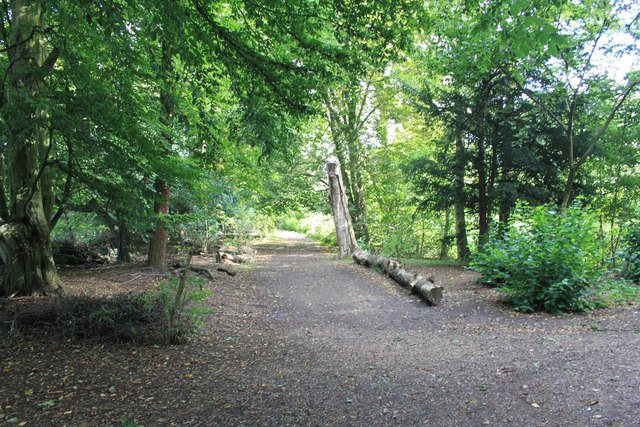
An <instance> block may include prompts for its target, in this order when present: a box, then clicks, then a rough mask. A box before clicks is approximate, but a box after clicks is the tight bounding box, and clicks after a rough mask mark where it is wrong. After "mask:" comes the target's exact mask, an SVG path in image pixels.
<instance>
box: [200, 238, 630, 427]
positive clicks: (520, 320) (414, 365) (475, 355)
mask: <svg viewBox="0 0 640 427" xmlns="http://www.w3.org/2000/svg"><path fill="white" fill-rule="evenodd" d="M259 251H260V253H261V254H262V255H261V256H260V259H259V268H256V269H253V270H252V271H250V272H249V273H248V274H247V275H246V276H245V277H243V280H244V281H245V283H247V285H246V286H243V287H242V288H243V289H242V292H240V293H239V294H238V295H239V299H237V300H236V302H235V303H234V304H232V305H231V306H229V307H227V310H225V313H224V314H222V315H221V316H222V317H223V318H224V317H225V316H227V317H232V318H233V319H237V318H238V317H240V318H243V319H245V321H244V322H240V323H238V322H234V321H233V319H227V320H228V321H227V322H224V321H223V323H225V324H228V325H230V327H231V328H232V329H231V330H229V331H227V332H229V333H230V335H229V336H228V337H227V339H228V340H229V341H228V342H231V343H233V344H234V349H235V350H237V351H238V352H239V354H240V357H239V358H238V359H237V360H235V362H233V363H230V364H227V365H225V366H220V368H222V369H225V370H228V371H227V374H226V375H229V376H232V377H233V381H232V383H233V386H232V387H227V389H226V390H227V392H228V393H229V394H223V395H220V396H219V399H220V402H219V404H218V405H216V406H215V407H212V408H209V409H208V410H207V411H206V412H205V413H204V414H202V415H201V417H200V419H203V418H204V419H206V420H207V422H211V423H219V424H224V425H266V424H268V425H287V424H288V425H326V424H332V423H336V424H340V425H347V424H353V425H367V424H369V425H386V424H389V425H394V424H397V425H437V426H441V425H458V426H459V425H508V424H511V425H632V424H638V423H640V356H639V354H638V349H639V348H640V333H639V332H640V322H639V321H638V311H637V307H636V308H632V309H626V310H617V311H616V310H609V311H604V312H600V313H598V314H597V315H592V316H585V315H580V316H578V315H576V316H564V317H556V316H550V315H517V314H514V313H510V312H508V311H506V310H505V309H504V308H502V307H501V306H500V305H498V304H496V303H494V302H493V301H494V299H495V295H494V294H492V291H490V290H487V289H484V288H482V287H480V286H478V285H476V284H475V283H474V280H473V274H472V273H470V272H465V271H461V270H459V269H451V270H449V271H442V270H433V271H426V273H427V274H429V273H431V275H433V276H435V277H436V280H439V281H440V282H442V283H443V284H444V285H445V286H446V288H445V293H446V294H445V295H446V297H445V299H444V300H443V303H442V305H440V306H438V307H429V306H427V305H425V304H424V303H423V302H422V301H420V300H419V299H418V298H417V297H416V296H414V295H410V294H408V293H407V292H406V291H404V290H403V289H402V288H400V287H398V286H397V285H395V284H394V283H393V282H391V281H389V280H387V279H386V278H385V277H384V276H382V275H380V274H378V273H376V272H373V271H370V270H366V269H364V268H362V267H360V266H357V265H355V264H353V263H350V262H348V261H335V260H332V259H331V256H330V254H329V253H327V252H326V251H324V250H322V249H320V248H317V247H315V246H314V244H313V242H311V241H310V240H307V239H304V238H303V237H302V236H300V235H296V234H293V233H286V234H281V235H280V240H279V241H276V242H275V243H271V244H269V245H266V246H264V247H262V248H260V249H259ZM447 274H448V276H447ZM447 280H448V281H449V282H450V283H446V282H447ZM247 291H249V292H247ZM220 320H222V319H220ZM233 325H235V327H234V326H233ZM243 355H244V356H243Z"/></svg>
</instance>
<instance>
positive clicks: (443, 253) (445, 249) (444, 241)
mask: <svg viewBox="0 0 640 427" xmlns="http://www.w3.org/2000/svg"><path fill="white" fill-rule="evenodd" d="M450 217H451V207H450V206H447V207H446V208H445V209H444V226H443V231H442V238H441V239H440V253H439V254H438V259H445V258H446V257H447V256H448V255H449V246H450V245H451V239H450V237H449V229H450V228H451V224H450V222H451V220H450Z"/></svg>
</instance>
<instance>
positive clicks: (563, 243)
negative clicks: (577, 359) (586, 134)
mask: <svg viewBox="0 0 640 427" xmlns="http://www.w3.org/2000/svg"><path fill="white" fill-rule="evenodd" d="M599 238H600V236H599V232H598V228H597V217H596V215H595V214H594V213H592V212H590V211H588V210H587V209H584V208H582V207H581V206H580V205H579V204H575V205H573V206H570V207H568V208H567V209H565V210H564V211H559V210H558V209H556V208H554V207H550V206H538V207H529V206H527V205H519V206H518V207H517V208H516V212H515V214H514V216H513V218H512V219H511V221H510V223H509V225H508V227H506V229H504V230H502V232H501V233H500V232H493V233H491V234H490V236H489V237H488V239H487V241H486V243H485V244H484V245H483V246H482V247H481V248H480V250H479V251H478V253H476V254H474V256H473V259H472V262H471V264H470V265H471V268H472V269H473V270H475V271H477V272H479V273H481V274H482V279H481V280H482V281H483V282H484V283H486V284H488V285H490V286H496V287H498V288H499V289H500V290H501V291H502V292H504V294H505V298H504V299H505V301H507V302H508V303H510V304H512V305H513V307H514V308H515V309H516V310H519V311H539V310H542V311H547V312H551V313H560V312H570V311H583V310H587V309H590V308H592V307H593V302H591V301H589V299H588V296H589V295H590V291H589V289H590V286H591V285H592V284H594V283H595V282H596V281H597V279H599V278H600V277H601V275H602V273H603V272H604V267H603V266H602V264H601V262H600V261H601V259H602V257H601V254H600V249H599V248H600V246H599V245H598V239H599Z"/></svg>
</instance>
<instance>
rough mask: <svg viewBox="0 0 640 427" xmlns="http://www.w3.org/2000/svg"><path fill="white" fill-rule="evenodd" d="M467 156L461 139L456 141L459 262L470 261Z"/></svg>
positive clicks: (454, 208)
mask: <svg viewBox="0 0 640 427" xmlns="http://www.w3.org/2000/svg"><path fill="white" fill-rule="evenodd" d="M464 173H465V154H464V145H463V143H462V139H461V138H457V139H456V168H455V177H454V187H455V203H454V205H453V215H454V218H455V226H456V248H457V250H458V261H466V260H467V259H469V255H470V253H471V252H470V251H469V243H468V241H467V223H466V219H465V213H464V211H465V204H466V203H465V201H466V200H465V199H466V197H465V193H464Z"/></svg>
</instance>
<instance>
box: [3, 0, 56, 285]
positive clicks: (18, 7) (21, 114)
mask: <svg viewBox="0 0 640 427" xmlns="http://www.w3.org/2000/svg"><path fill="white" fill-rule="evenodd" d="M11 8H12V9H11V12H12V13H11V18H12V21H11V34H10V39H9V43H8V44H9V46H11V47H10V49H9V50H8V58H9V61H8V62H9V63H10V64H11V66H10V67H9V69H8V70H7V74H6V76H5V78H6V82H7V86H6V87H5V91H4V93H3V94H2V95H3V98H2V107H3V108H2V110H4V111H5V113H4V114H5V116H4V117H3V119H4V120H3V121H4V123H5V124H6V126H8V128H9V129H8V132H7V142H6V144H7V145H6V148H5V150H6V153H7V156H6V159H7V163H8V164H7V176H6V179H7V182H8V187H9V190H10V203H9V205H10V212H6V211H5V212H4V214H5V215H6V214H8V215H9V216H8V217H4V218H2V219H3V221H4V224H3V225H2V226H0V256H1V257H2V260H3V261H4V264H5V277H4V281H3V284H2V288H1V290H0V294H2V295H14V294H15V295H31V294H34V293H35V294H44V293H47V292H50V291H51V290H53V289H55V287H56V286H57V285H58V284H59V282H60V279H59V278H58V273H57V271H56V267H55V264H54V261H53V257H52V254H51V242H50V232H51V230H50V219H49V217H48V215H47V213H48V212H50V207H51V201H52V199H53V198H52V194H53V190H52V188H51V182H50V180H48V179H43V177H45V176H46V173H47V172H46V170H45V165H46V163H45V162H46V160H47V157H48V155H49V151H50V150H49V149H48V148H50V147H49V145H48V144H49V141H47V138H46V132H45V127H46V123H47V117H46V113H45V107H44V105H42V104H41V101H42V98H43V96H44V95H45V94H44V93H43V91H44V88H46V81H45V76H46V75H47V74H48V72H49V71H50V69H51V68H53V65H54V64H55V62H56V60H57V58H58V54H59V52H58V51H57V49H54V50H53V51H52V53H51V54H50V55H49V57H48V58H46V59H45V52H44V47H43V43H44V39H43V36H42V32H41V31H40V30H39V29H41V28H42V25H43V23H42V13H41V8H40V5H39V3H38V2H32V1H24V0H15V1H12V2H11ZM2 178H3V179H4V178H5V177H4V176H3V177H2ZM3 210H4V209H3Z"/></svg>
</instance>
